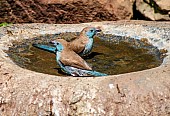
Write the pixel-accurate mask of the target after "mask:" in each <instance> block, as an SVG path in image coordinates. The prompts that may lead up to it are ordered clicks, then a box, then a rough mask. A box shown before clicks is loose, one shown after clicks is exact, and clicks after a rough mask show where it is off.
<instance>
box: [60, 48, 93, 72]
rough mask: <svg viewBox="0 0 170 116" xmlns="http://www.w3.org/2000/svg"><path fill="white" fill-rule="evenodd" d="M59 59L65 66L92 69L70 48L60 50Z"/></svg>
mask: <svg viewBox="0 0 170 116" xmlns="http://www.w3.org/2000/svg"><path fill="white" fill-rule="evenodd" d="M60 61H61V62H62V63H63V64H64V65H65V66H72V67H76V68H80V69H85V70H92V68H91V67H90V66H89V65H88V64H87V62H86V61H85V60H84V59H82V58H81V57H80V56H79V55H77V54H76V53H75V52H73V51H71V50H64V51H62V52H61V56H60Z"/></svg>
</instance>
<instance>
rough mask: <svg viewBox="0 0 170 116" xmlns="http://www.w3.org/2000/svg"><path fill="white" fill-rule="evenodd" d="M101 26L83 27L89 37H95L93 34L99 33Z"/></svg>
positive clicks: (84, 32)
mask: <svg viewBox="0 0 170 116" xmlns="http://www.w3.org/2000/svg"><path fill="white" fill-rule="evenodd" d="M100 31H101V29H100V28H95V27H86V28H84V29H83V31H82V33H83V34H85V35H86V36H87V37H89V38H93V36H94V35H95V34H96V33H97V32H100Z"/></svg>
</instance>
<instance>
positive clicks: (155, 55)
mask: <svg viewBox="0 0 170 116" xmlns="http://www.w3.org/2000/svg"><path fill="white" fill-rule="evenodd" d="M78 34H79V33H61V34H56V35H44V36H40V37H36V38H32V39H29V40H23V41H20V42H16V41H15V42H13V46H12V47H10V49H9V51H6V52H7V53H8V55H9V56H10V57H11V59H12V60H13V61H14V62H15V63H16V64H17V65H19V66H20V67H23V68H25V69H29V70H33V71H36V72H41V73H47V74H52V75H59V76H62V75H65V74H64V73H62V71H61V70H60V67H59V66H58V65H57V63H56V60H55V54H54V53H50V52H47V51H44V50H40V49H37V48H35V47H33V46H32V43H42V44H49V41H51V40H54V39H56V37H60V38H63V39H66V40H67V41H71V40H73V39H74V38H75V37H76V36H77V35H78ZM84 59H85V60H86V61H87V62H88V63H89V65H90V66H92V68H93V69H94V70H96V71H99V72H102V73H106V74H108V75H115V74H122V73H129V72H135V71H141V70H146V69H150V68H154V67H157V66H159V65H160V64H161V63H162V58H161V53H160V52H159V50H158V49H157V48H156V47H154V46H152V45H150V44H148V43H146V42H142V41H139V40H135V39H133V38H129V37H118V36H114V35H106V34H98V35H97V36H96V37H95V38H94V47H93V50H92V53H91V54H90V55H89V56H88V57H84Z"/></svg>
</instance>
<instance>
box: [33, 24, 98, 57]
mask: <svg viewBox="0 0 170 116" xmlns="http://www.w3.org/2000/svg"><path fill="white" fill-rule="evenodd" d="M100 31H101V29H100V27H96V28H95V27H85V28H84V29H83V30H82V31H81V32H80V35H79V36H78V37H77V38H76V39H74V40H73V41H71V42H68V46H70V47H69V48H70V49H72V50H73V51H74V52H76V53H77V54H79V55H80V56H87V55H89V54H90V52H91V50H92V48H93V41H94V40H93V37H94V35H96V33H98V32H100ZM33 46H34V47H37V48H39V49H43V50H46V51H49V52H53V53H55V47H52V46H48V45H43V44H33Z"/></svg>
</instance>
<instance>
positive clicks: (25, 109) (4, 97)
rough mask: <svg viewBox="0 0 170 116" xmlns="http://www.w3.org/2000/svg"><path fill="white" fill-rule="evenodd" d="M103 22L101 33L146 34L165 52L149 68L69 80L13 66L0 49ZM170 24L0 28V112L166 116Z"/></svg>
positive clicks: (169, 104)
mask: <svg viewBox="0 0 170 116" xmlns="http://www.w3.org/2000/svg"><path fill="white" fill-rule="evenodd" d="M86 26H102V28H103V32H104V33H112V34H116V35H122V36H123V35H126V36H130V37H134V38H137V39H140V38H143V37H145V38H148V40H149V42H151V43H152V44H153V45H155V46H157V47H158V48H165V49H167V50H168V53H167V55H168V56H167V57H166V58H165V60H164V63H163V64H162V65H161V66H159V67H157V68H153V69H149V70H144V71H139V72H133V73H128V74H121V75H110V76H106V77H89V78H76V77H75V78H73V77H60V76H54V75H47V74H42V73H37V72H33V71H30V70H26V69H23V68H20V67H19V66H17V65H16V64H14V63H13V62H12V61H11V59H10V58H9V57H8V56H7V54H6V53H5V52H4V51H3V50H7V49H8V47H9V46H12V40H18V41H20V40H22V39H30V38H32V37H36V36H38V35H43V34H55V33H59V32H66V31H67V32H68V31H70V32H75V31H80V30H81V29H82V28H84V27H86ZM169 32H170V22H162V23H161V22H156V23H155V22H144V21H142V22H136V21H130V22H129V21H121V22H98V23H84V24H69V25H66V24H65V25H62V24H57V25H54V24H16V25H11V26H8V27H1V28H0V115H1V116H8V115H9V116H11V115H16V116H20V115H30V116H34V115H55V116H59V115H61V116H62V115H64V116H66V115H101V116H103V115H107V116H109V115H110V116H114V115H126V116H127V115H134V114H135V115H138V116H140V115H141V116H143V115H145V116H151V115H153V116H155V115H159V116H168V115H170V94H169V93H170V78H169V77H170V56H169V55H170V46H169V45H170V40H169V37H170V33H169Z"/></svg>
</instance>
